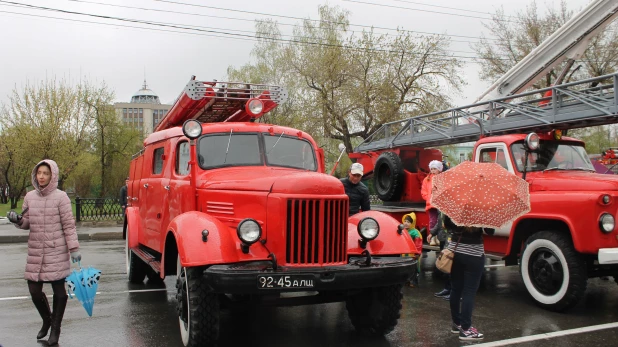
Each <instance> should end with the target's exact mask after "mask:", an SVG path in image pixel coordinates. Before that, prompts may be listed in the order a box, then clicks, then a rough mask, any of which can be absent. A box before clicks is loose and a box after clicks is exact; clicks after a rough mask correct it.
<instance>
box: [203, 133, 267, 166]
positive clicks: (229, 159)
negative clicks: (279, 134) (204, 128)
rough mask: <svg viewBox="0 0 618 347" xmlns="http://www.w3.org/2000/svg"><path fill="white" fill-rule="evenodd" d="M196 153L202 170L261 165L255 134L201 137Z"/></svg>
mask: <svg viewBox="0 0 618 347" xmlns="http://www.w3.org/2000/svg"><path fill="white" fill-rule="evenodd" d="M197 151H198V158H199V160H198V161H199V165H200V167H201V168H202V169H211V168H215V167H222V166H243V165H260V164H262V157H261V155H260V145H259V140H258V135H257V134H247V133H242V134H234V133H232V132H230V133H225V134H215V135H208V136H203V137H201V138H200V139H199V142H198V147H197Z"/></svg>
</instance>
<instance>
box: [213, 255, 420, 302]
mask: <svg viewBox="0 0 618 347" xmlns="http://www.w3.org/2000/svg"><path fill="white" fill-rule="evenodd" d="M364 262H365V258H364V257H352V258H350V261H349V263H348V264H347V265H338V266H327V267H313V268H306V267H304V268H298V267H281V266H280V267H278V268H277V270H273V269H272V263H270V262H265V261H260V262H250V263H242V264H231V265H213V266H210V267H209V268H207V269H205V270H204V278H205V279H206V283H207V284H208V286H209V287H210V290H211V291H212V292H216V293H227V294H268V293H277V292H298V291H342V290H349V289H360V288H369V287H382V286H388V285H393V284H400V283H405V282H406V281H408V279H409V278H410V277H411V276H412V274H413V273H414V271H416V264H417V261H416V260H415V259H412V258H396V257H392V258H390V257H384V258H380V257H373V258H372V259H371V264H370V265H369V266H367V265H364ZM358 264H363V265H358ZM265 275H266V276H279V275H285V276H303V277H304V278H311V279H312V280H313V286H312V287H311V288H269V289H261V288H258V276H265Z"/></svg>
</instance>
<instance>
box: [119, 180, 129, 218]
mask: <svg viewBox="0 0 618 347" xmlns="http://www.w3.org/2000/svg"><path fill="white" fill-rule="evenodd" d="M128 185H129V177H127V180H126V181H124V186H122V188H120V206H122V216H123V217H124V214H125V211H126V210H127V189H128V188H127V186H128Z"/></svg>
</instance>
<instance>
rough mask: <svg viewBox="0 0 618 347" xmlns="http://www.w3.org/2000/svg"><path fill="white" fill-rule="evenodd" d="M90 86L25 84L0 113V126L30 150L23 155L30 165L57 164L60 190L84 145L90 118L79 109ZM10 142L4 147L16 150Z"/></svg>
mask: <svg viewBox="0 0 618 347" xmlns="http://www.w3.org/2000/svg"><path fill="white" fill-rule="evenodd" d="M90 89H93V87H91V86H89V85H88V84H82V85H79V86H71V85H70V84H69V83H67V82H66V81H60V82H58V81H56V80H47V81H43V82H41V83H40V84H39V85H30V84H27V85H26V86H25V87H24V88H23V89H22V90H21V91H18V90H17V89H15V90H13V93H12V95H11V96H10V98H9V100H10V101H9V104H8V105H5V107H3V109H2V112H1V113H0V124H2V126H3V128H5V129H12V130H13V131H15V132H16V133H15V136H16V137H19V142H22V143H23V144H24V145H25V146H26V148H29V149H30V153H28V154H27V158H29V161H30V162H31V163H32V165H35V164H36V163H37V162H38V161H40V160H42V159H53V160H54V161H56V163H58V167H59V168H60V173H59V177H58V181H59V183H58V187H59V188H60V189H62V188H63V184H64V182H65V181H66V179H67V178H69V177H70V175H71V173H72V172H73V170H74V169H75V167H76V166H77V165H78V164H79V157H80V154H81V153H82V152H83V151H84V150H85V149H86V148H87V139H88V136H89V130H91V128H90V126H91V124H92V120H91V117H90V116H89V115H88V114H85V113H84V112H83V108H82V106H83V105H82V103H81V99H82V98H83V95H84V94H86V93H87V92H88V91H89V90H90ZM12 141H13V142H12V143H9V144H8V146H9V147H11V148H13V149H12V150H11V152H13V153H16V149H15V148H14V147H15V144H16V142H15V139H13V140H12ZM32 149H34V150H32ZM30 169H32V168H30ZM9 184H10V182H9Z"/></svg>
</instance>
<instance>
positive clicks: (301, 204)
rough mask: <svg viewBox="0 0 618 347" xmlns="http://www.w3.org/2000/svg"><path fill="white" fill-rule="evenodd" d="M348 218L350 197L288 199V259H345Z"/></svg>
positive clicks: (306, 261) (296, 261) (312, 261)
mask: <svg viewBox="0 0 618 347" xmlns="http://www.w3.org/2000/svg"><path fill="white" fill-rule="evenodd" d="M347 221H348V201H347V200H300V199H290V200H288V201H287V220H286V262H287V263H288V264H321V263H322V264H324V263H339V262H344V261H346V250H347V243H348V237H347V226H348V225H347V224H348V223H347Z"/></svg>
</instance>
